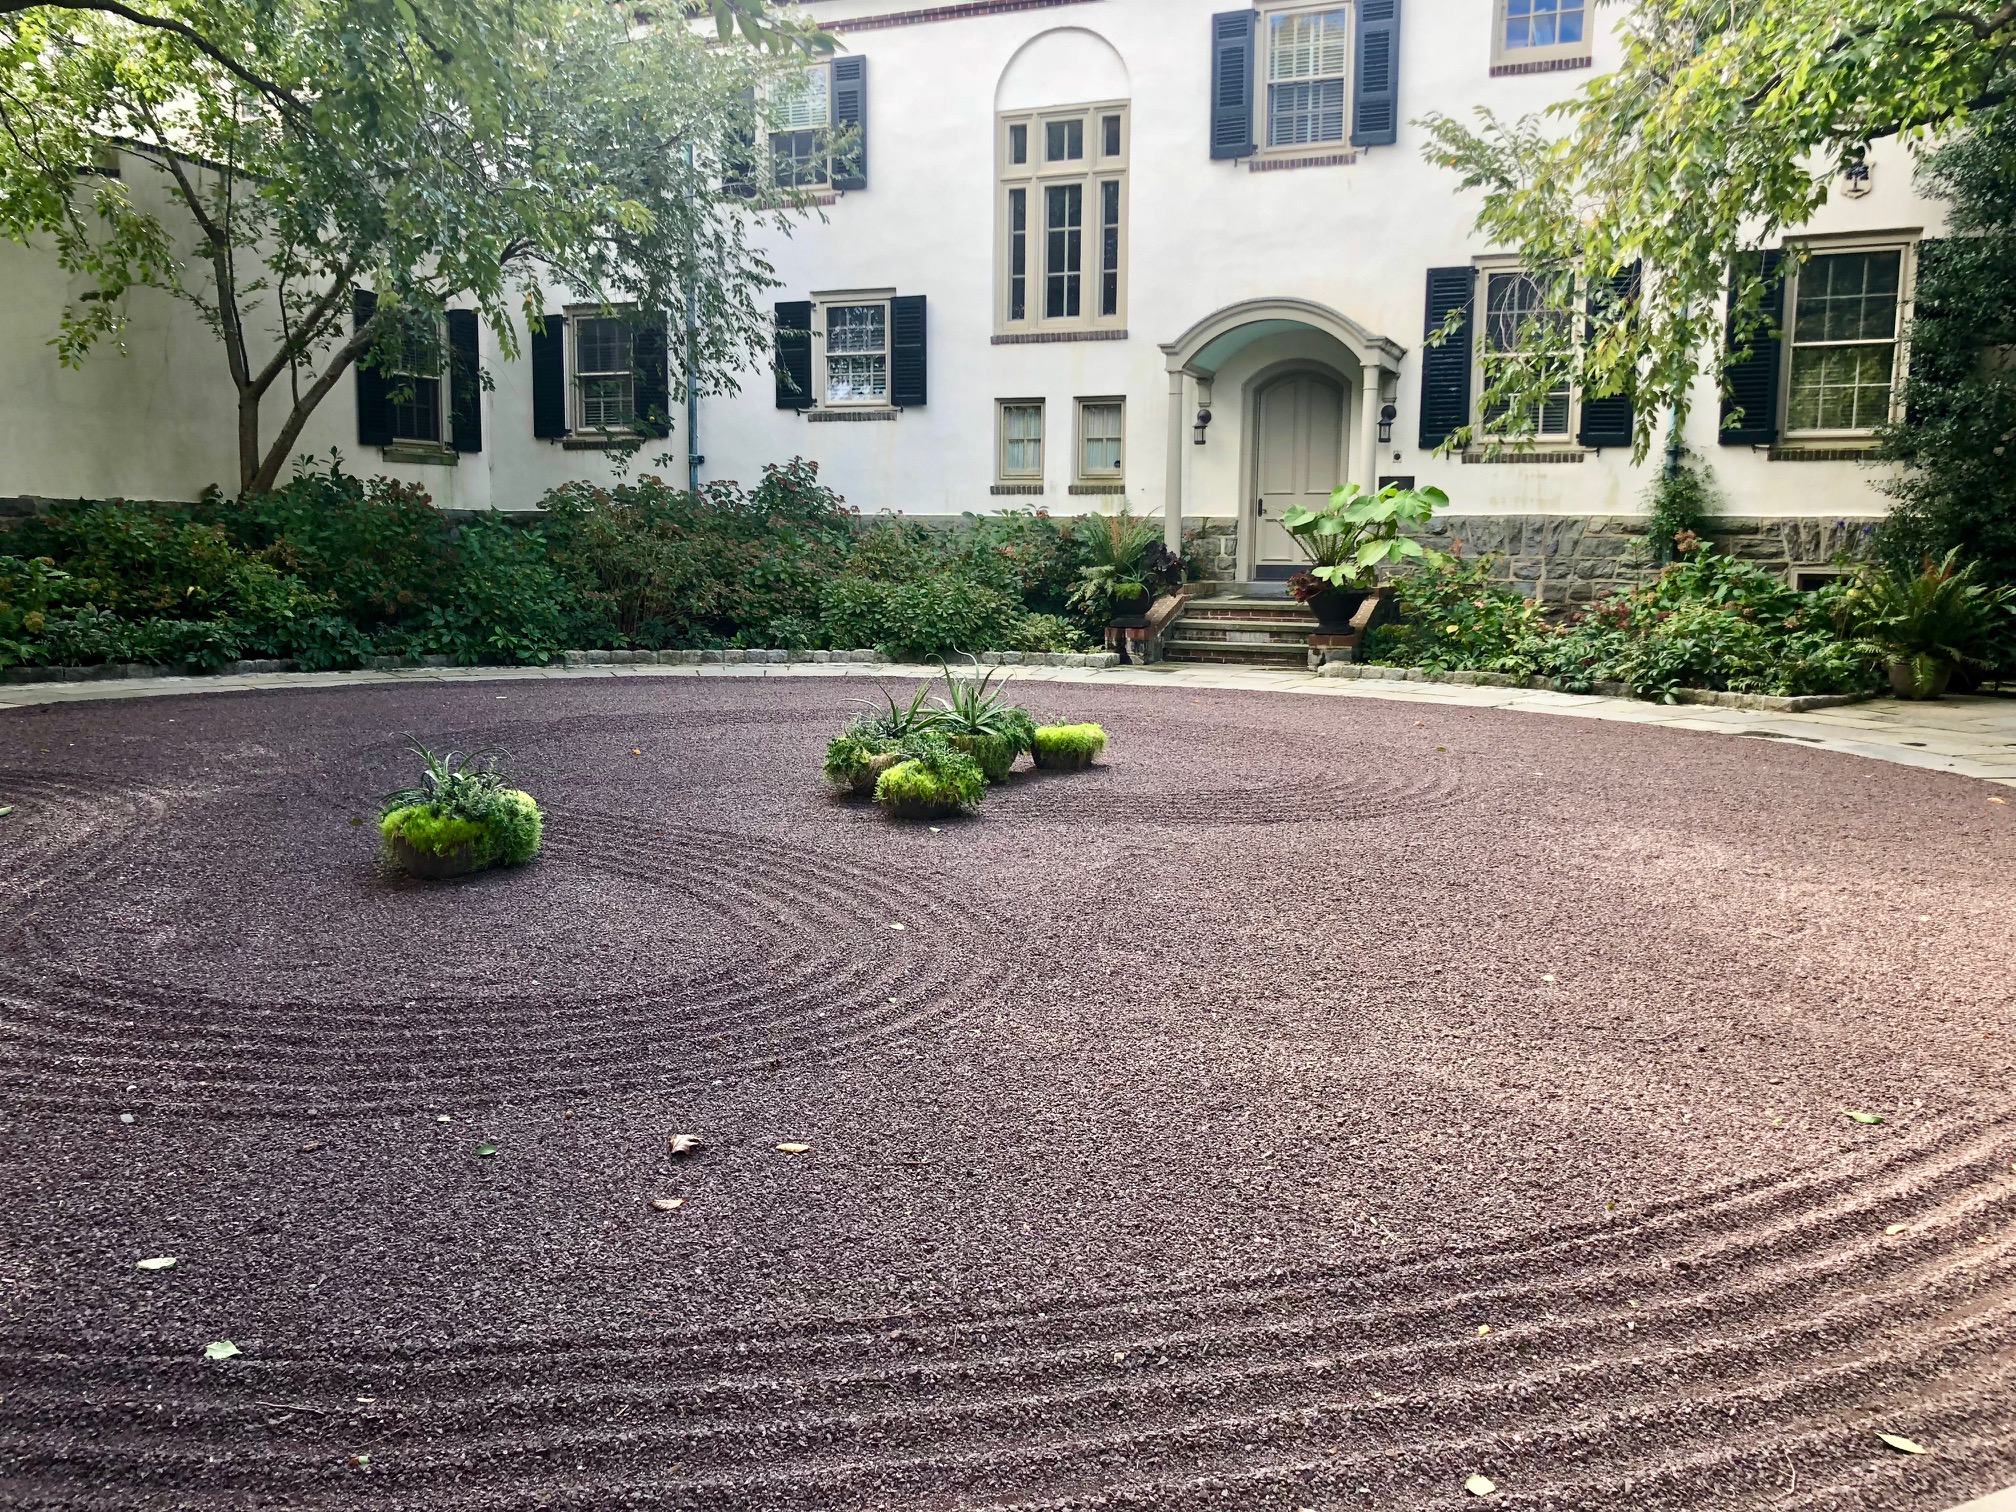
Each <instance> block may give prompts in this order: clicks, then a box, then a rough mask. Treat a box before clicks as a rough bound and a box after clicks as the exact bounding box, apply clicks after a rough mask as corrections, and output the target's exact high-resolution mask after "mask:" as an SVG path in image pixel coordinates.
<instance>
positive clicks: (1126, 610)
mask: <svg viewBox="0 0 2016 1512" xmlns="http://www.w3.org/2000/svg"><path fill="white" fill-rule="evenodd" d="M1073 533H1074V534H1075V535H1078V536H1079V537H1080V539H1082V540H1083V542H1084V544H1085V556H1086V559H1087V565H1086V566H1085V567H1084V568H1083V569H1082V570H1081V571H1080V572H1079V574H1078V586H1077V587H1075V588H1073V589H1072V590H1071V596H1070V600H1069V602H1070V605H1071V607H1072V608H1074V609H1076V610H1078V611H1079V612H1080V613H1081V614H1084V615H1085V616H1086V617H1087V618H1088V619H1091V620H1094V621H1099V622H1110V621H1112V620H1115V619H1126V618H1137V617H1139V616H1141V615H1144V614H1146V613H1147V612H1148V611H1149V610H1150V609H1152V608H1154V607H1155V600H1156V599H1157V598H1159V597H1160V596H1161V595H1162V594H1164V593H1169V592H1172V591H1174V590H1175V589H1176V588H1177V587H1179V586H1180V585H1181V584H1182V582H1183V559H1182V558H1181V557H1179V556H1177V555H1176V553H1174V552H1173V551H1171V550H1170V549H1169V548H1168V546H1167V545H1165V544H1164V543H1163V540H1162V522H1161V521H1160V520H1158V519H1156V518H1155V517H1154V516H1152V515H1137V514H1135V513H1134V512H1133V511H1131V510H1129V509H1127V508H1126V507H1124V506H1123V507H1122V508H1120V509H1119V510H1117V511H1115V512H1114V513H1113V514H1110V515H1092V516H1089V517H1088V518H1086V519H1084V520H1081V521H1078V522H1077V528H1076V529H1075V530H1074V532H1073Z"/></svg>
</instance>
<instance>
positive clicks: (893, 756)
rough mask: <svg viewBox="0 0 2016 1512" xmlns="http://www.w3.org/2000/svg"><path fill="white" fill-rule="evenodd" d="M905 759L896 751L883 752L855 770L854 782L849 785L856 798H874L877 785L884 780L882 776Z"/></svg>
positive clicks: (871, 757)
mask: <svg viewBox="0 0 2016 1512" xmlns="http://www.w3.org/2000/svg"><path fill="white" fill-rule="evenodd" d="M902 759H903V758H902V757H901V756H900V755H898V754H897V753H896V752H895V751H883V752H881V753H879V754H877V755H874V756H870V757H869V758H868V759H867V760H866V761H864V762H862V763H861V765H859V766H858V767H856V768H855V769H854V777H853V780H852V781H851V782H850V783H849V784H848V787H849V789H850V790H851V791H852V792H853V794H854V796H855V797H856V798H873V797H874V796H875V784H876V783H878V782H880V781H881V780H882V774H883V773H884V772H886V771H888V770H889V768H891V767H892V766H894V765H896V763H897V762H899V761H901V760H902Z"/></svg>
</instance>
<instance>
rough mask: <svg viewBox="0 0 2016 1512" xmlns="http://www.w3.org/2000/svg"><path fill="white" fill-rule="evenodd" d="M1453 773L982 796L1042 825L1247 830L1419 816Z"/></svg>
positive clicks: (997, 808) (1451, 795) (1443, 798)
mask: <svg viewBox="0 0 2016 1512" xmlns="http://www.w3.org/2000/svg"><path fill="white" fill-rule="evenodd" d="M1458 790H1459V784H1458V782H1457V779H1456V774H1455V773H1454V772H1453V771H1450V770H1447V769H1441V770H1434V771H1427V772H1420V773H1417V774H1413V775H1402V774H1400V773H1382V772H1340V773H1338V774H1336V776H1335V777H1333V778H1330V779H1327V780H1325V781H1322V782H1317V783H1309V782H1301V783H1290V782H1284V783H1281V784H1277V785H1270V786H1259V785H1256V786H1252V787H1223V788H1200V787H1194V786H1189V785H1187V784H1186V785H1183V786H1176V785H1172V786H1170V787H1169V788H1168V789H1167V790H1164V791H1142V790H1141V789H1140V788H1138V787H1136V788H1117V787H1112V786H1106V785H1104V784H1101V783H1098V782H1097V781H1092V782H1086V781H1078V782H1068V781H1067V780H1064V779H1058V780H1052V779H1051V778H1050V777H1049V776H1048V775H1047V774H1046V775H1045V776H1043V777H1041V778H1039V779H1037V780H1036V781H1034V782H1025V783H1018V784H1014V785H1011V786H1008V787H1005V788H1001V789H997V790H996V791H995V792H992V793H990V794H989V795H988V797H987V803H986V807H987V809H988V811H989V812H990V813H996V812H998V813H1000V814H1003V815H1007V816H1012V817H1014V818H1017V819H1021V820H1025V821H1035V822H1038V823H1041V822H1043V821H1046V820H1053V819H1054V820H1059V821H1063V822H1067V823H1070V824H1072V825H1086V824H1093V825H1182V826H1194V827H1199V828H1206V829H1213V828H1226V829H1245V828H1252V827H1259V826H1265V825H1272V824H1321V823H1353V822H1357V821H1360V820H1364V819H1375V818H1379V817H1381V816H1384V815H1389V814H1408V815H1413V816H1419V815H1420V814H1421V813H1423V812H1429V813H1432V812H1433V811H1434V810H1435V808H1436V807H1437V806H1438V805H1441V804H1444V803H1449V802H1452V801H1453V800H1454V799H1455V798H1456V796H1457V793H1458Z"/></svg>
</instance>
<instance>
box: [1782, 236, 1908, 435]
mask: <svg viewBox="0 0 2016 1512" xmlns="http://www.w3.org/2000/svg"><path fill="white" fill-rule="evenodd" d="M1903 273H1904V253H1903V251H1902V249H1900V248H1896V247H1890V248H1885V249H1883V250H1881V251H1871V252H1833V253H1825V254H1821V255H1819V256H1815V257H1813V258H1811V259H1809V260H1808V261H1807V262H1806V264H1805V265H1804V266H1803V267H1801V268H1800V269H1799V271H1798V273H1797V275H1796V281H1795V283H1794V286H1793V291H1792V309H1793V314H1792V323H1791V344H1792V361H1791V374H1790V378H1789V380H1788V384H1787V394H1786V405H1785V428H1786V430H1787V431H1872V430H1874V429H1875V428H1876V427H1877V426H1879V425H1881V424H1883V423H1884V422H1885V421H1886V420H1888V419H1889V418H1890V414H1891V408H1892V405H1893V404H1894V402H1895V400H1894V394H1895V385H1896V377H1897V338H1898V321H1899V313H1900V310H1901V308H1902V280H1903Z"/></svg>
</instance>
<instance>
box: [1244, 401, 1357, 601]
mask: <svg viewBox="0 0 2016 1512" xmlns="http://www.w3.org/2000/svg"><path fill="white" fill-rule="evenodd" d="M1346 413H1347V406H1346V399H1345V391H1344V385H1343V383H1342V382H1341V381H1339V379H1338V378H1337V377H1336V376H1335V375H1334V374H1331V373H1326V372H1323V371H1321V370H1319V369H1316V368H1310V367H1298V368H1293V369H1290V370H1289V371H1287V372H1285V373H1276V374H1273V375H1271V376H1263V377H1262V378H1261V379H1260V380H1258V381H1256V383H1255V384H1254V389H1253V425H1252V435H1253V575H1254V576H1255V577H1259V578H1279V577H1287V576H1289V575H1291V574H1292V573H1294V572H1297V571H1300V570H1301V564H1302V562H1303V560H1304V557H1303V554H1302V549H1301V547H1300V546H1298V545H1297V544H1296V542H1295V538H1294V537H1293V536H1291V535H1290V534H1289V533H1288V530H1287V527H1286V526H1285V525H1284V524H1283V517H1284V516H1285V515H1286V514H1287V512H1288V511H1289V510H1291V509H1295V508H1298V507H1299V508H1304V509H1316V508H1320V507H1321V506H1322V505H1323V504H1324V503H1325V502H1327V501H1328V499H1329V497H1330V491H1331V490H1332V489H1333V488H1335V487H1336V486H1337V485H1338V484H1339V483H1342V482H1343V481H1344V480H1345V479H1346V478H1347V477H1349V476H1350V472H1349V461H1350V448H1349V445H1348V443H1347V442H1346V439H1345V423H1344V420H1345V415H1346Z"/></svg>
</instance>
